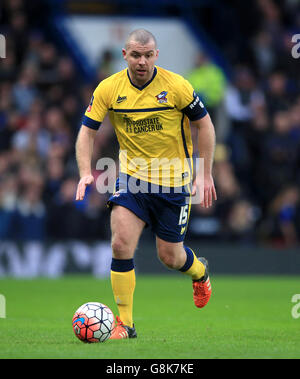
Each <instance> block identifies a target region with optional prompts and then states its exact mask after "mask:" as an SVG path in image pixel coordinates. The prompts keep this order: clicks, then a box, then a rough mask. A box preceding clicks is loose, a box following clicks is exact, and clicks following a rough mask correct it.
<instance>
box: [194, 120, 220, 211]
mask: <svg viewBox="0 0 300 379" xmlns="http://www.w3.org/2000/svg"><path fill="white" fill-rule="evenodd" d="M191 124H192V126H194V127H197V128H198V150H199V157H200V158H203V159H204V197H203V202H202V205H203V206H204V207H205V208H209V207H211V206H212V203H213V200H217V193H216V189H215V185H214V180H213V177H212V167H213V158H214V151H215V143H216V135H215V129H214V126H213V123H212V121H211V118H210V116H209V114H207V115H206V116H205V117H203V118H201V119H200V120H197V121H192V122H191ZM201 177H202V175H200V173H196V178H195V180H194V183H193V189H192V195H193V196H194V195H195V194H196V189H197V187H198V188H200V183H199V181H200V180H202V179H201Z"/></svg>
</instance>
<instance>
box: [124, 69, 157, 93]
mask: <svg viewBox="0 0 300 379" xmlns="http://www.w3.org/2000/svg"><path fill="white" fill-rule="evenodd" d="M156 74H157V68H156V67H155V66H154V71H153V75H152V78H151V79H150V80H149V81H148V82H147V83H145V84H144V85H143V86H142V87H138V86H136V85H135V84H133V83H132V81H131V78H130V75H129V71H128V69H127V76H128V79H129V81H130V83H131V85H132V86H133V87H135V88H137V89H138V90H140V91H142V90H143V89H144V88H146V87H147V86H148V85H149V84H150V83H151V82H152V80H153V79H154V78H155V76H156Z"/></svg>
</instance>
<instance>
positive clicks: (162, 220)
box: [107, 177, 190, 242]
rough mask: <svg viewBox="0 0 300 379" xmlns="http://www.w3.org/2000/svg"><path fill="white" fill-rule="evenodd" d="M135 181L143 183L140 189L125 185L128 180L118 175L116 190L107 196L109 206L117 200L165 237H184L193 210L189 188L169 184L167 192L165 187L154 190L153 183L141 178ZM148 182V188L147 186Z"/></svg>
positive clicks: (168, 238)
mask: <svg viewBox="0 0 300 379" xmlns="http://www.w3.org/2000/svg"><path fill="white" fill-rule="evenodd" d="M127 178H128V177H127ZM129 178H130V177H129ZM135 181H137V182H138V184H140V183H143V184H144V185H141V188H142V190H141V191H136V190H135V191H132V190H129V188H128V185H127V186H126V183H127V184H128V182H126V183H125V182H124V180H123V179H120V178H118V179H117V181H116V188H115V192H114V194H113V195H112V196H110V198H109V199H108V203H107V204H108V206H109V207H110V208H112V206H113V204H118V205H121V206H123V207H125V208H127V209H130V210H131V211H132V212H133V213H134V214H135V215H136V216H138V217H139V218H140V219H141V220H143V221H145V223H146V226H150V227H151V229H152V231H153V232H154V233H155V234H156V235H157V236H158V237H159V238H161V239H162V240H164V241H167V242H181V241H183V240H184V237H185V234H186V230H187V226H188V218H189V213H190V192H189V191H186V188H185V187H181V188H180V189H181V191H180V193H178V192H179V189H178V188H177V189H176V190H175V189H174V188H168V190H169V192H170V193H165V191H166V188H163V187H161V186H155V187H156V188H155V189H154V190H153V186H152V187H151V184H150V183H147V182H139V180H138V179H135ZM145 186H147V188H148V190H145ZM151 189H152V190H151Z"/></svg>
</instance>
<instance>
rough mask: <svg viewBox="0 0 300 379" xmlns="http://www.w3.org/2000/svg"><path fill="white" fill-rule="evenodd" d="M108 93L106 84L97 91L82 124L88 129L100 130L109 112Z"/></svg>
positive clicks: (99, 86) (100, 85)
mask: <svg viewBox="0 0 300 379" xmlns="http://www.w3.org/2000/svg"><path fill="white" fill-rule="evenodd" d="M107 96H108V91H107V88H106V85H105V83H103V82H101V83H100V84H99V85H98V87H97V88H96V89H95V91H94V93H93V96H92V98H91V101H90V103H89V106H88V107H87V109H86V111H85V114H84V116H83V119H82V124H83V125H85V126H87V127H88V128H91V129H94V130H98V129H99V127H100V125H101V123H102V121H103V120H104V117H105V115H106V113H107V111H108V108H109V107H108V105H107V104H108V100H107Z"/></svg>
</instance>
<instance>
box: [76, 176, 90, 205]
mask: <svg viewBox="0 0 300 379" xmlns="http://www.w3.org/2000/svg"><path fill="white" fill-rule="evenodd" d="M93 182H94V177H93V175H86V176H83V177H82V178H81V179H80V181H79V183H78V186H77V192H76V200H83V199H84V195H85V190H86V187H87V186H89V185H90V184H92V183H93Z"/></svg>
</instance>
